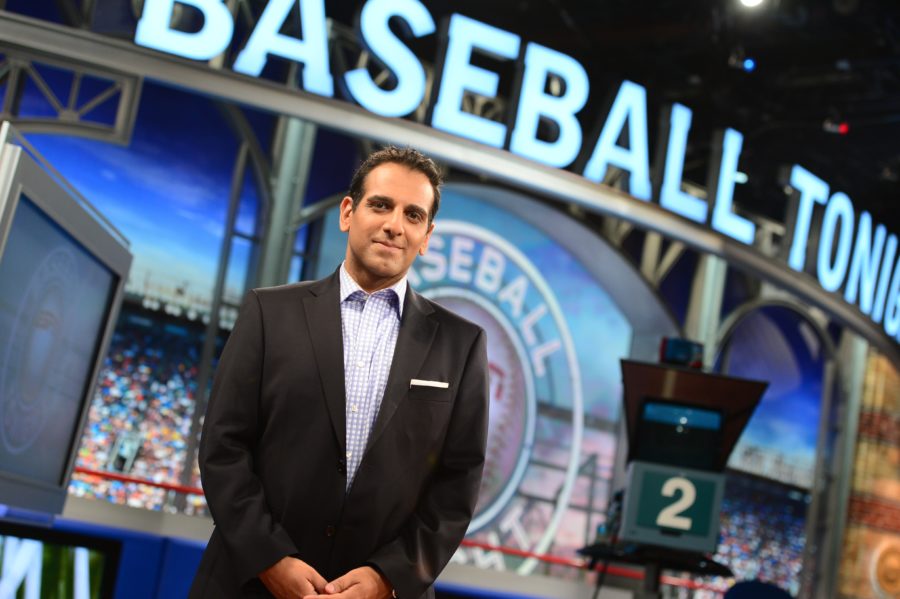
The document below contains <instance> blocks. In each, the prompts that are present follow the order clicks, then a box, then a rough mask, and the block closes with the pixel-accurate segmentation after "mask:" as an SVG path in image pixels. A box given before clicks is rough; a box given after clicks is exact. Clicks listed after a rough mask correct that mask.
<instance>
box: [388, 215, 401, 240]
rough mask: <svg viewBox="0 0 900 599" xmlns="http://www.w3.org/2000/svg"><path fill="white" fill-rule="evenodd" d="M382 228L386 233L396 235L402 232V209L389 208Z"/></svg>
mask: <svg viewBox="0 0 900 599" xmlns="http://www.w3.org/2000/svg"><path fill="white" fill-rule="evenodd" d="M384 230H385V232H386V233H388V234H390V235H392V236H396V235H400V234H402V233H403V211H402V210H391V213H390V214H388V216H387V218H386V219H385V220H384Z"/></svg>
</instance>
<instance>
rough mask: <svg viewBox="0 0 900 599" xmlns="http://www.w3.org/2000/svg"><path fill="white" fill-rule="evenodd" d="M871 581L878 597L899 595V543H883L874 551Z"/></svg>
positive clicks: (895, 596)
mask: <svg viewBox="0 0 900 599" xmlns="http://www.w3.org/2000/svg"><path fill="white" fill-rule="evenodd" d="M872 583H873V586H874V587H875V590H876V591H877V592H878V594H879V596H880V597H884V598H885V599H897V598H898V597H900V545H896V544H894V545H884V546H882V547H881V548H880V549H879V550H878V551H877V552H876V557H875V559H874V560H873V565H872Z"/></svg>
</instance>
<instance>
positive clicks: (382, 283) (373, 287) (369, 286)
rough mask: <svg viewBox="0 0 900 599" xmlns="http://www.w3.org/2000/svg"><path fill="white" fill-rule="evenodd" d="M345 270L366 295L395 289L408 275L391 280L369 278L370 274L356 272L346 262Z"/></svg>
mask: <svg viewBox="0 0 900 599" xmlns="http://www.w3.org/2000/svg"><path fill="white" fill-rule="evenodd" d="M344 270H346V271H347V274H348V275H350V278H351V279H353V282H354V283H356V284H357V285H359V287H360V289H362V290H363V291H365V292H366V293H375V292H376V291H381V290H382V289H387V288H388V287H393V286H394V285H396V284H397V282H399V281H400V280H402V279H403V277H405V276H406V273H401V274H400V275H399V276H397V277H392V278H389V279H377V278H376V279H373V278H372V277H369V276H367V274H368V273H365V272H363V273H359V272H355V271H354V269H353V268H352V267H351V265H350V264H349V263H348V262H347V261H346V260H345V261H344Z"/></svg>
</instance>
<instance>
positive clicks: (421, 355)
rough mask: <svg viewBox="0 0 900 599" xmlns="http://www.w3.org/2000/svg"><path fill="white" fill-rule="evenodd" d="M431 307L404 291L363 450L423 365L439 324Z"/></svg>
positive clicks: (391, 412) (369, 444) (391, 413)
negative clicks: (388, 367) (386, 369)
mask: <svg viewBox="0 0 900 599" xmlns="http://www.w3.org/2000/svg"><path fill="white" fill-rule="evenodd" d="M432 312H434V309H433V308H432V307H431V306H430V305H429V304H428V302H427V301H425V300H424V299H423V298H422V297H421V296H420V295H419V294H417V293H416V292H415V291H413V290H412V289H411V288H407V290H406V301H405V303H404V305H403V320H402V322H401V323H400V332H399V334H398V335H397V345H396V347H395V348H394V358H393V361H392V362H391V373H390V375H388V380H387V385H386V386H385V388H384V398H383V399H382V400H381V408H380V409H379V410H378V416H377V418H376V419H375V424H374V426H373V427H372V432H371V433H369V440H368V442H367V443H366V451H367V452H368V450H369V448H370V447H372V446H373V445H374V444H375V441H377V440H378V437H379V436H380V435H381V433H383V432H384V429H386V428H387V425H388V423H389V422H390V420H391V417H392V416H393V415H394V412H395V411H396V410H397V406H399V405H400V402H401V401H402V400H403V399H404V398H405V397H406V395H407V393H408V392H409V381H410V379H412V378H414V377H415V376H416V374H417V373H418V372H419V369H420V368H421V367H422V363H423V362H424V361H425V357H426V356H427V355H428V350H429V348H430V347H431V342H432V341H433V340H434V334H435V332H437V328H438V324H437V322H436V321H435V320H434V319H433V318H430V317H429V315H430V314H431V313H432Z"/></svg>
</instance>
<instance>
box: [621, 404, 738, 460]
mask: <svg viewBox="0 0 900 599" xmlns="http://www.w3.org/2000/svg"><path fill="white" fill-rule="evenodd" d="M721 440H722V413H721V412H720V411H718V410H712V409H708V408H701V407H696V406H687V405H684V404H679V403H674V402H671V401H663V400H660V399H652V398H650V399H647V400H645V401H644V403H643V406H642V408H641V414H640V420H639V421H638V436H637V445H636V447H635V452H636V454H635V457H636V458H637V459H639V460H643V461H647V462H656V463H657V464H668V465H672V466H685V467H688V468H696V469H698V470H714V469H715V461H716V452H715V451H713V450H712V448H717V447H719V444H720V443H721Z"/></svg>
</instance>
